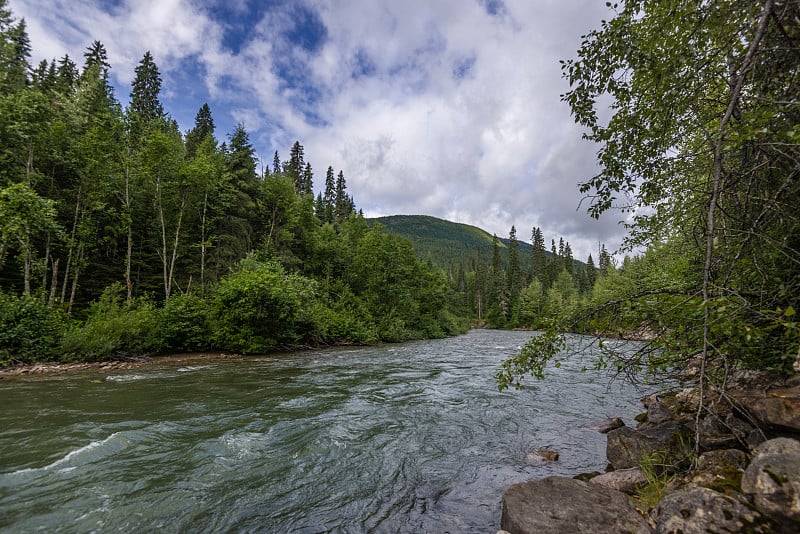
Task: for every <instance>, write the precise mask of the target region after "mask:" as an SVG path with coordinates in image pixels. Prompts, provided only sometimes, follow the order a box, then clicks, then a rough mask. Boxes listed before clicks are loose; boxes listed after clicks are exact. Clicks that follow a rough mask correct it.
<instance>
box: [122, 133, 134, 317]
mask: <svg viewBox="0 0 800 534" xmlns="http://www.w3.org/2000/svg"><path fill="white" fill-rule="evenodd" d="M129 162H130V147H129V148H128V158H127V161H126V163H125V200H124V204H125V210H126V212H127V213H126V214H125V217H126V220H125V223H126V224H127V226H128V248H127V250H126V252H125V287H126V288H127V289H128V296H127V301H128V303H130V301H131V298H133V281H132V280H131V263H132V258H133V210H132V209H131V190H130V180H131V170H130V163H129Z"/></svg>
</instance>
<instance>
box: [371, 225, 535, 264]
mask: <svg viewBox="0 0 800 534" xmlns="http://www.w3.org/2000/svg"><path fill="white" fill-rule="evenodd" d="M368 220H369V222H370V224H375V223H378V224H380V225H382V226H383V227H384V228H386V230H387V231H388V232H391V233H393V234H396V235H399V236H402V237H406V238H408V239H409V240H410V241H411V244H412V245H413V246H414V250H416V252H417V254H419V256H420V257H421V258H422V259H424V260H430V261H432V262H433V263H435V264H438V265H440V266H441V267H442V268H444V269H445V270H447V269H449V268H451V267H456V266H458V265H459V264H461V263H463V264H464V265H465V267H468V266H469V265H470V262H471V261H472V260H473V259H475V258H476V257H477V254H478V251H480V254H481V258H482V259H483V261H484V262H486V263H489V262H490V261H491V259H492V235H491V234H490V233H488V232H487V231H485V230H482V229H480V228H477V227H475V226H470V225H468V224H461V223H455V222H451V221H446V220H444V219H438V218H436V217H430V216H428V215H391V216H388V217H378V218H375V219H368ZM498 238H499V239H500V251H501V252H502V253H503V261H504V262H505V260H506V258H505V254H506V252H507V251H508V239H506V238H502V237H500V236H498ZM548 254H549V253H548ZM519 255H520V263H521V265H520V266H521V267H522V268H523V269H527V268H528V265H529V263H530V255H531V246H530V244H528V243H525V242H522V241H520V242H519Z"/></svg>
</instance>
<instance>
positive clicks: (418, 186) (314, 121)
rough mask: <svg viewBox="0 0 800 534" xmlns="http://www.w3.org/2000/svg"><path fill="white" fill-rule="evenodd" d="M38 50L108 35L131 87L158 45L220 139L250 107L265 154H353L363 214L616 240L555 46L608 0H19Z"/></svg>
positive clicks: (191, 104)
mask: <svg viewBox="0 0 800 534" xmlns="http://www.w3.org/2000/svg"><path fill="white" fill-rule="evenodd" d="M10 7H11V9H12V11H13V13H14V16H15V17H18V18H22V17H24V18H25V20H26V22H27V25H28V31H29V34H30V37H31V42H32V45H33V58H32V60H33V62H34V63H36V62H38V61H39V60H41V59H52V58H54V57H55V58H59V57H61V56H63V55H64V54H65V53H67V54H69V55H70V56H71V57H73V59H75V60H76V62H78V63H79V64H82V62H83V52H84V50H85V49H86V47H87V46H88V45H89V44H90V43H91V42H92V41H93V40H95V39H97V40H100V41H101V42H102V43H103V44H104V45H105V47H106V49H107V50H108V55H109V61H110V63H111V67H112V68H111V81H112V83H113V85H114V87H115V91H116V95H117V98H118V99H119V100H120V101H122V102H123V103H124V104H126V103H127V101H128V97H129V93H130V83H131V81H132V79H133V71H134V68H135V67H136V65H137V63H138V62H139V61H140V60H141V58H142V56H143V55H144V53H145V51H147V50H149V51H150V52H151V53H152V54H153V56H154V58H155V61H156V63H157V64H158V66H159V69H160V71H161V74H162V78H163V80H164V83H163V88H162V102H163V103H164V106H165V108H166V110H167V111H168V112H170V114H171V115H172V116H173V118H175V119H176V120H177V121H178V123H179V124H180V126H181V129H182V130H184V131H185V130H187V129H189V128H190V127H191V126H192V125H193V122H194V117H195V114H196V112H197V110H198V109H199V108H200V106H202V104H203V103H204V102H208V104H209V105H210V107H211V111H212V114H213V117H214V121H215V123H216V126H217V132H216V133H217V138H218V139H220V140H224V139H225V138H226V137H227V135H228V134H229V133H230V132H231V131H232V130H233V127H234V125H235V124H236V122H239V121H241V122H243V123H244V124H245V127H246V128H247V130H248V132H249V133H250V136H251V140H252V141H253V144H254V146H255V148H256V150H257V151H258V154H259V156H260V157H261V158H262V159H263V160H264V161H265V162H271V161H272V154H273V153H274V151H275V150H278V151H279V153H280V154H281V157H282V158H283V159H286V158H287V157H288V148H289V147H290V146H291V144H292V143H293V142H294V141H295V140H299V141H300V142H301V143H302V144H303V145H304V146H305V149H306V159H307V161H309V162H311V165H312V166H313V168H314V171H315V177H316V180H315V182H316V184H315V185H316V187H317V188H319V186H321V185H322V182H323V177H324V173H325V169H326V168H327V167H328V165H332V166H333V167H334V168H335V169H336V170H337V171H338V170H339V169H342V170H343V171H344V174H345V177H346V178H347V181H348V186H349V188H350V191H351V193H352V194H353V195H354V197H355V200H356V204H357V205H358V206H359V207H360V208H362V209H363V210H364V212H365V214H366V215H367V216H379V215H391V214H427V215H433V216H437V217H442V218H445V219H450V220H453V221H458V222H464V223H468V224H474V225H476V226H479V227H481V228H484V229H486V230H488V231H489V232H492V233H496V234H497V235H499V236H501V237H505V236H507V235H508V232H509V229H510V228H511V225H512V224H513V225H515V226H516V229H517V235H518V236H519V237H520V238H521V239H523V240H529V239H530V233H531V228H532V227H533V226H540V227H542V229H543V231H544V234H545V238H546V239H547V240H548V243H549V240H550V239H552V238H554V239H556V241H557V240H558V238H559V237H560V236H563V237H564V238H565V239H566V240H567V241H569V242H570V244H571V245H572V249H573V251H574V252H575V255H576V257H578V258H580V259H585V258H586V256H587V255H588V254H589V253H590V252H593V251H595V257H596V250H597V244H598V242H600V241H602V242H604V243H606V245H607V246H608V247H610V248H611V249H614V248H616V247H617V246H618V245H619V243H620V241H621V237H622V235H623V228H622V227H621V226H620V225H619V224H618V221H619V220H620V219H621V218H622V216H621V215H619V214H617V213H610V214H607V215H605V216H604V217H603V218H601V220H600V221H594V220H592V219H590V218H589V217H588V216H587V215H586V214H585V209H584V208H579V207H578V205H579V202H580V200H581V195H580V193H579V192H578V188H577V185H576V184H577V183H578V182H579V181H580V180H583V179H586V178H588V177H590V176H592V175H593V174H594V173H595V152H596V151H597V147H595V146H593V145H591V144H589V143H587V142H585V141H582V140H581V131H580V129H579V128H578V127H577V126H576V125H574V123H573V121H572V119H571V117H570V115H569V109H568V108H567V106H566V104H563V103H561V102H560V100H559V95H560V94H561V93H563V92H564V91H565V90H567V85H566V82H565V81H564V80H563V79H562V78H561V75H560V66H559V63H558V60H559V59H566V58H571V57H573V56H574V54H575V50H576V49H577V48H578V46H579V45H580V41H581V35H583V34H585V33H586V32H588V31H589V30H591V29H593V28H597V27H599V25H600V20H601V19H603V18H609V17H610V16H611V14H610V13H609V12H608V9H607V8H606V7H605V2H604V1H602V0H403V1H400V0H294V1H288V0H287V1H280V0H265V1H257V0H227V1H219V0H105V1H102V0H10Z"/></svg>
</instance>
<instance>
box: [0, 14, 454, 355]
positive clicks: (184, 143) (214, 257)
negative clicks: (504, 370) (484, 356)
mask: <svg viewBox="0 0 800 534" xmlns="http://www.w3.org/2000/svg"><path fill="white" fill-rule="evenodd" d="M30 50H31V46H30V42H29V38H28V34H27V32H26V28H25V23H24V21H18V20H16V19H15V18H14V17H13V14H12V13H11V12H10V11H9V10H8V9H7V5H6V2H5V0H0V364H8V363H13V362H24V361H32V360H38V359H52V358H61V359H103V358H109V357H117V356H124V355H135V354H142V353H148V352H165V351H189V350H208V349H221V350H232V351H238V352H246V353H253V352H263V351H266V350H270V349H273V348H276V347H291V346H302V345H307V344H319V343H343V342H344V343H352V342H370V341H377V340H391V341H396V340H402V339H410V338H417V337H432V336H444V335H448V334H454V333H457V332H461V331H463V330H464V329H465V328H466V321H464V320H463V319H460V318H459V317H458V316H457V315H456V312H459V311H460V305H459V306H457V307H453V305H452V301H453V299H454V296H453V292H452V290H451V287H450V285H449V284H448V280H447V279H446V277H445V275H444V273H443V272H442V271H441V270H440V269H438V268H436V267H434V266H432V265H429V264H426V263H425V262H422V261H420V260H418V259H417V257H416V255H415V254H414V252H413V249H412V247H411V245H410V244H409V242H408V241H407V240H404V239H401V238H398V237H395V236H393V235H390V234H387V233H384V232H383V231H381V230H380V229H374V228H370V226H369V225H368V224H367V223H366V221H365V220H364V219H363V217H361V216H360V215H359V214H358V213H357V211H356V206H355V203H354V200H353V198H352V196H351V195H350V194H349V193H348V191H347V184H346V180H345V176H344V173H343V172H342V171H341V170H339V171H338V172H336V171H334V169H333V168H332V167H328V168H327V170H326V171H324V172H323V173H321V174H322V175H324V186H323V187H320V188H319V193H318V194H317V196H316V198H315V196H314V179H315V178H316V177H317V176H318V175H317V176H315V173H314V170H313V169H312V166H311V163H310V162H308V161H306V160H305V157H304V147H303V145H302V144H300V142H296V143H294V145H293V146H292V147H291V149H290V151H289V155H288V159H285V160H282V159H281V157H280V155H279V153H278V151H276V152H275V155H274V162H273V166H272V168H271V169H263V170H261V171H259V170H258V167H257V165H256V160H255V153H254V149H253V146H252V144H251V142H250V139H249V136H248V133H247V131H246V130H245V128H244V127H243V126H242V125H241V124H240V125H239V126H237V127H236V128H235V130H234V131H232V132H229V133H227V134H225V135H222V136H219V134H218V132H216V129H215V126H214V120H213V115H212V110H211V109H210V108H209V106H208V105H207V104H203V103H198V108H199V109H198V112H197V116H196V120H195V124H194V126H193V127H192V128H191V129H189V130H188V131H185V132H181V131H180V130H179V128H178V125H177V124H176V122H175V121H174V120H173V119H172V118H171V117H170V115H169V112H168V110H166V109H164V107H163V105H162V103H161V101H160V99H159V94H160V91H161V77H160V73H159V69H158V66H157V64H156V60H155V58H154V57H153V56H152V55H151V54H150V53H149V52H144V53H143V56H142V59H141V61H140V62H139V64H138V66H137V67H136V71H135V73H136V74H135V79H134V80H133V83H132V86H131V90H130V104H129V105H128V106H125V107H123V106H122V105H121V104H120V102H119V101H118V100H117V98H116V96H115V94H114V91H113V89H112V87H111V85H110V84H109V71H110V69H111V68H112V66H111V65H110V64H109V62H108V59H107V54H106V50H105V48H104V46H103V44H102V43H100V42H98V41H95V42H93V43H91V44H90V45H89V46H88V47H87V48H86V51H85V53H84V57H83V58H81V59H80V60H79V61H76V60H75V59H73V58H70V57H68V56H64V57H62V58H60V59H53V60H52V61H42V62H41V63H40V64H39V65H35V66H34V65H30V64H29V56H30ZM317 179H319V178H317Z"/></svg>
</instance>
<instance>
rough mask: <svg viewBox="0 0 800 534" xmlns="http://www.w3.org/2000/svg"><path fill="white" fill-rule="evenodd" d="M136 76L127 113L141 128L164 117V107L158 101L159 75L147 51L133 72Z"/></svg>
mask: <svg viewBox="0 0 800 534" xmlns="http://www.w3.org/2000/svg"><path fill="white" fill-rule="evenodd" d="M134 72H135V74H136V76H135V77H134V79H133V85H132V87H131V103H130V108H129V113H130V115H131V117H132V119H133V120H134V121H135V122H137V123H138V124H139V125H140V126H141V127H142V128H146V127H147V126H150V125H152V124H153V123H154V122H155V121H156V120H158V119H161V118H163V117H164V106H163V105H162V104H161V100H159V94H160V93H161V73H160V72H159V71H158V66H157V65H156V63H155V61H154V60H153V56H152V54H150V51H149V50H148V51H147V52H145V54H144V57H142V60H141V61H140V62H139V65H138V66H137V67H136V69H135V70H134Z"/></svg>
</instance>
